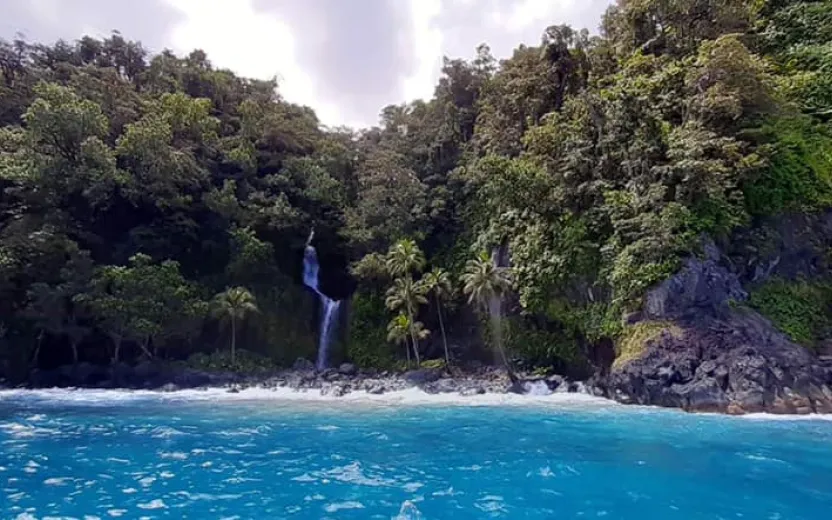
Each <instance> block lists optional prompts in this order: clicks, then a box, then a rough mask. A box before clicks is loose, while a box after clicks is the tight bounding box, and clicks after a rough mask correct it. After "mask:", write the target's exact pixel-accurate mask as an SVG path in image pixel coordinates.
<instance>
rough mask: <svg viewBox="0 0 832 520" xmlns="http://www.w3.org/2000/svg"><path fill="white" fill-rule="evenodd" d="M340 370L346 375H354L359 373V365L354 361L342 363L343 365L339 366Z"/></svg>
mask: <svg viewBox="0 0 832 520" xmlns="http://www.w3.org/2000/svg"><path fill="white" fill-rule="evenodd" d="M338 372H339V373H341V374H343V375H345V376H349V377H353V376H355V375H356V374H358V367H356V366H355V365H353V364H352V363H341V366H340V367H338Z"/></svg>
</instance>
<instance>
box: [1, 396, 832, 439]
mask: <svg viewBox="0 0 832 520" xmlns="http://www.w3.org/2000/svg"><path fill="white" fill-rule="evenodd" d="M561 386H564V385H561ZM558 390H560V388H559V389H558ZM3 400H15V401H19V400H23V401H42V402H44V403H47V404H48V403H74V404H81V405H93V406H112V405H118V404H124V403H132V402H137V401H156V402H162V403H164V402H183V401H184V402H188V401H195V402H200V401H208V402H212V403H222V402H232V403H235V402H246V401H248V402H256V401H288V402H309V403H314V402H326V403H328V404H330V405H337V404H338V403H345V404H349V405H350V406H352V405H355V404H370V405H382V406H385V405H388V406H389V405H397V406H408V405H418V406H428V405H442V406H537V407H539V406H547V407H553V408H558V409H575V410H586V409H603V408H611V407H616V409H618V410H620V411H622V410H628V411H629V410H631V411H640V412H644V411H649V410H661V411H669V409H667V408H655V407H648V406H633V405H622V404H620V403H617V402H615V401H612V400H609V399H604V398H601V397H595V396H591V395H589V394H586V393H565V392H562V391H556V392H554V393H551V394H548V395H529V394H513V393H486V394H477V395H470V396H463V395H460V394H459V393H437V394H429V393H427V392H424V391H423V390H420V389H418V388H409V389H406V390H399V391H393V392H386V393H384V394H368V393H366V392H363V391H360V392H351V393H348V394H346V395H343V396H340V397H336V396H332V395H321V391H320V389H310V390H296V389H292V388H288V387H280V388H274V389H269V388H247V389H244V390H241V391H239V392H236V393H230V392H228V391H227V390H226V389H223V388H209V389H197V390H178V391H176V392H157V391H153V390H92V389H59V388H53V389H41V390H28V389H14V390H0V402H2V401H3ZM701 415H706V416H707V415H715V416H719V417H726V416H725V415H724V414H710V413H703V414H701ZM730 417H737V418H741V419H746V420H763V421H807V420H808V421H812V420H815V421H817V420H823V421H832V414H808V415H781V414H769V413H755V414H746V415H738V416H730ZM3 426H5V428H6V429H7V430H12V431H13V432H14V430H17V431H16V432H14V433H17V434H18V435H29V434H30V433H31V432H32V430H31V428H30V427H28V426H27V425H24V427H23V428H21V427H20V425H16V424H15V425H9V423H6V425H3ZM42 432H43V433H47V432H46V431H45V429H44V430H42ZM178 433H181V432H178ZM186 435H187V433H186Z"/></svg>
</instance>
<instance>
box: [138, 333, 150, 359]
mask: <svg viewBox="0 0 832 520" xmlns="http://www.w3.org/2000/svg"><path fill="white" fill-rule="evenodd" d="M149 344H150V336H147V337H145V338H144V341H142V342H141V343H139V346H140V347H141V349H142V351H144V355H145V356H147V359H153V354H152V353H151V352H150V349H149V348H147V346H148V345H149Z"/></svg>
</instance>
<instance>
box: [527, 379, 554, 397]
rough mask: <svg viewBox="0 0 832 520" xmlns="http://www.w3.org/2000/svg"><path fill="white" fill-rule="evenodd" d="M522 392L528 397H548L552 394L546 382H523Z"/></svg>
mask: <svg viewBox="0 0 832 520" xmlns="http://www.w3.org/2000/svg"><path fill="white" fill-rule="evenodd" d="M523 390H525V391H526V393H527V394H529V395H549V394H551V393H552V390H551V389H550V388H549V385H547V384H546V381H524V382H523Z"/></svg>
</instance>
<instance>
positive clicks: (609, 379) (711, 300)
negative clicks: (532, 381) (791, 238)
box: [597, 247, 832, 414]
mask: <svg viewBox="0 0 832 520" xmlns="http://www.w3.org/2000/svg"><path fill="white" fill-rule="evenodd" d="M706 251H707V256H706V258H704V259H690V260H688V262H687V264H686V265H685V267H684V268H683V269H682V270H681V271H680V272H679V273H678V274H676V275H675V276H673V277H671V278H670V279H668V280H666V281H665V282H663V283H662V284H660V285H659V286H658V287H657V288H655V289H653V290H652V291H651V292H650V293H649V294H648V296H647V300H646V305H645V308H644V311H643V313H642V315H641V316H640V317H639V318H640V319H639V321H637V322H636V323H635V326H639V325H641V326H642V330H644V331H648V332H647V333H645V334H643V335H642V337H640V338H635V339H634V340H633V341H639V342H640V344H638V345H635V346H633V345H630V346H629V349H628V352H626V353H623V354H621V353H620V354H619V358H618V359H617V360H616V362H615V363H614V364H613V366H612V368H611V370H610V371H609V375H608V376H606V377H604V378H600V380H599V381H597V385H598V386H599V387H600V391H601V393H603V394H604V395H606V396H608V397H610V398H612V399H616V400H618V401H620V402H624V403H637V404H651V405H659V406H669V407H679V408H683V409H686V410H689V411H700V412H723V413H732V414H742V413H755V412H770V413H796V414H806V413H832V363H829V362H828V361H826V360H823V359H821V358H819V357H817V356H815V355H814V354H812V353H810V352H809V351H808V350H807V349H805V348H804V347H802V346H800V345H798V344H796V343H794V342H792V341H790V340H789V339H788V338H787V337H786V336H785V335H784V334H782V333H781V332H779V331H778V330H776V329H775V328H774V326H773V325H772V324H771V323H770V322H769V321H768V320H767V319H765V318H764V317H762V316H761V315H759V314H758V313H756V312H755V311H753V310H751V309H749V308H746V307H744V306H742V305H737V303H739V302H742V301H744V300H745V299H746V298H747V295H746V293H745V291H744V290H743V288H742V285H741V284H740V282H739V279H738V278H737V276H736V275H735V274H733V273H732V272H730V271H729V270H728V269H727V268H726V267H724V266H723V265H721V264H720V263H719V256H718V251H716V250H715V249H714V248H712V247H710V248H707V250H706ZM634 350H635V352H634Z"/></svg>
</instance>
